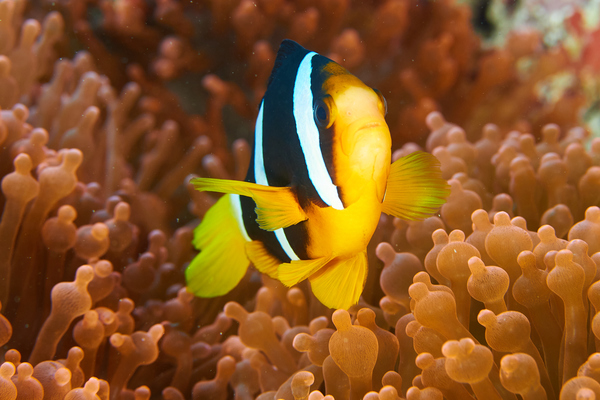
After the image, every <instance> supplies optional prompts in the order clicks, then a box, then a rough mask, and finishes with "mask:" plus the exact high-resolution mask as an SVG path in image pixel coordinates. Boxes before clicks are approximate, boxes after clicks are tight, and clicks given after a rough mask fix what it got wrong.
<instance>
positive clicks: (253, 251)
mask: <svg viewBox="0 0 600 400" xmlns="http://www.w3.org/2000/svg"><path fill="white" fill-rule="evenodd" d="M246 255H247V256H248V258H249V259H250V261H251V262H252V264H254V266H255V267H256V269H257V270H259V271H260V272H262V273H263V274H267V275H269V276H270V277H271V278H274V279H277V267H279V264H280V263H281V261H279V260H278V259H277V258H276V257H274V256H273V255H271V253H269V251H268V250H267V249H266V248H265V246H264V245H263V244H262V242H259V241H258V240H253V241H251V242H247V243H246Z"/></svg>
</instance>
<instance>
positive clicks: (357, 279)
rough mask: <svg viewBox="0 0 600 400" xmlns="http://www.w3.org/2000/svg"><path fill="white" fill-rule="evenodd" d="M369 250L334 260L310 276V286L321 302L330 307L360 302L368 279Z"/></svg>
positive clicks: (344, 306) (343, 306) (346, 306)
mask: <svg viewBox="0 0 600 400" xmlns="http://www.w3.org/2000/svg"><path fill="white" fill-rule="evenodd" d="M367 269H368V268H367V252H366V251H362V252H360V253H358V254H357V255H355V256H354V257H352V258H348V259H345V260H339V261H338V260H334V261H333V262H331V263H330V264H329V265H328V266H327V267H326V268H322V269H320V270H318V271H317V272H316V273H314V274H313V275H312V276H310V277H309V278H308V279H309V280H310V286H311V288H312V291H313V293H314V294H315V296H316V297H317V299H319V301H320V302H321V303H323V304H324V305H326V306H327V307H329V308H343V309H348V308H350V306H352V305H354V304H356V303H358V299H359V298H360V294H361V293H362V291H363V287H364V286H365V281H366V280H367Z"/></svg>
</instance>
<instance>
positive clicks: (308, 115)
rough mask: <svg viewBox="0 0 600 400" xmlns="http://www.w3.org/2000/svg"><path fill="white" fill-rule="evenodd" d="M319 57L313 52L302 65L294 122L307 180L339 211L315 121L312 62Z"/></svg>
mask: <svg viewBox="0 0 600 400" xmlns="http://www.w3.org/2000/svg"><path fill="white" fill-rule="evenodd" d="M315 55H317V53H315V52H312V51H311V52H310V53H308V54H307V55H306V56H304V59H303V60H302V62H301V63H300V66H299V67H298V73H297V74H296V82H295V83H294V118H295V119H296V131H297V132H298V138H299V139H300V146H301V147H302V153H303V154H304V160H305V161H306V167H307V168H308V177H309V178H310V180H311V182H312V184H313V185H314V186H315V189H316V190H317V193H318V194H319V196H320V197H321V199H322V200H323V201H324V202H325V203H326V204H327V205H328V206H331V207H333V208H335V209H336V210H343V209H344V205H343V204H342V201H341V200H340V197H339V195H338V192H337V188H336V186H335V185H334V184H333V181H332V180H331V176H329V172H327V167H326V166H325V160H324V159H323V153H322V152H321V146H320V144H319V129H318V128H317V125H316V124H315V120H314V117H313V95H312V90H311V79H310V75H311V72H312V58H313V57H314V56H315Z"/></svg>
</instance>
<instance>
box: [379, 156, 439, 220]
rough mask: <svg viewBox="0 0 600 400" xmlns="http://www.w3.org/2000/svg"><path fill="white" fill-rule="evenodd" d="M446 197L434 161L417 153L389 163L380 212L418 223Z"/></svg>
mask: <svg viewBox="0 0 600 400" xmlns="http://www.w3.org/2000/svg"><path fill="white" fill-rule="evenodd" d="M449 194H450V185H448V182H447V181H446V180H445V179H443V178H442V171H441V169H440V162H439V161H438V159H437V158H435V157H434V156H433V155H431V154H429V153H425V152H422V151H417V152H415V153H411V154H409V155H407V156H404V157H401V158H399V159H398V160H396V162H394V163H393V164H392V166H391V169H390V174H389V176H388V181H387V188H386V192H385V198H384V200H383V204H382V211H383V212H384V213H386V214H389V215H392V216H394V217H398V218H401V219H404V220H409V221H411V220H421V219H424V218H427V217H429V216H430V215H432V214H434V213H435V212H436V211H437V210H438V209H439V208H440V207H441V206H442V204H444V203H445V202H446V198H447V197H448V195H449Z"/></svg>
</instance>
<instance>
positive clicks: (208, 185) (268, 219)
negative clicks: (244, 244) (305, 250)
mask: <svg viewBox="0 0 600 400" xmlns="http://www.w3.org/2000/svg"><path fill="white" fill-rule="evenodd" d="M192 183H193V184H194V187H195V188H196V189H197V190H199V191H201V192H203V191H207V192H219V193H233V194H239V195H241V196H247V197H252V199H253V200H254V202H255V203H256V206H257V207H256V215H257V218H256V222H257V223H258V226H260V228H261V229H264V230H266V231H275V230H277V229H279V228H287V227H288V226H292V225H296V224H297V223H299V222H302V221H305V220H306V219H307V216H306V213H305V212H304V210H303V209H302V208H301V207H300V204H298V199H297V198H296V195H295V194H294V192H293V190H292V188H289V187H273V186H265V185H259V184H257V183H250V182H243V181H233V180H227V179H213V178H194V179H192Z"/></svg>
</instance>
